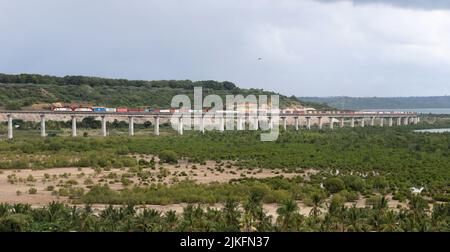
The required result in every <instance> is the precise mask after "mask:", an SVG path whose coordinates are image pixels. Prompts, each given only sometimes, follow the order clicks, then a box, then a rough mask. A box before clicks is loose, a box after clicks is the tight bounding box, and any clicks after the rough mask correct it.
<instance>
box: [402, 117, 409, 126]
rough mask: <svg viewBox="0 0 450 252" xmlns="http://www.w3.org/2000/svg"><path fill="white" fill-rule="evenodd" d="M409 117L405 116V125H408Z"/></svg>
mask: <svg viewBox="0 0 450 252" xmlns="http://www.w3.org/2000/svg"><path fill="white" fill-rule="evenodd" d="M408 121H409V117H404V119H403V125H408Z"/></svg>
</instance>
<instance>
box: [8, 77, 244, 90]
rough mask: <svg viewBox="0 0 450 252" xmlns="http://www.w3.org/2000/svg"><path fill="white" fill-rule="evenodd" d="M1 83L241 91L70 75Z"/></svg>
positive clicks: (229, 86) (219, 85)
mask: <svg viewBox="0 0 450 252" xmlns="http://www.w3.org/2000/svg"><path fill="white" fill-rule="evenodd" d="M0 83H17V84H49V85H62V86H65V85H75V86H81V85H89V86H92V87H94V86H135V87H142V86H145V87H148V88H164V87H169V88H182V89H193V88H194V87H204V88H208V89H213V90H233V89H239V88H238V87H236V85H235V84H234V83H232V82H229V81H223V82H219V81H213V80H206V81H191V80H152V81H146V80H127V79H109V78H100V77H89V76H79V75H77V76H74V75H68V76H64V77H57V76H50V75H40V74H18V75H12V74H0Z"/></svg>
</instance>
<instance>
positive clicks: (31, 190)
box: [28, 187, 37, 194]
mask: <svg viewBox="0 0 450 252" xmlns="http://www.w3.org/2000/svg"><path fill="white" fill-rule="evenodd" d="M28 193H29V194H36V193H37V189H36V188H33V187H32V188H30V189H28Z"/></svg>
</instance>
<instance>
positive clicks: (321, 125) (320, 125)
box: [317, 116, 323, 129]
mask: <svg viewBox="0 0 450 252" xmlns="http://www.w3.org/2000/svg"><path fill="white" fill-rule="evenodd" d="M317 118H318V119H319V129H322V128H323V122H322V117H321V116H319V117H317Z"/></svg>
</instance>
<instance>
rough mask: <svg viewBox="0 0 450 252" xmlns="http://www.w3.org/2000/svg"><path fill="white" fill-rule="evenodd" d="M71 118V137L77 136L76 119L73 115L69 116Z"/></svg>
mask: <svg viewBox="0 0 450 252" xmlns="http://www.w3.org/2000/svg"><path fill="white" fill-rule="evenodd" d="M70 117H71V118H72V137H76V136H77V117H76V116H75V115H71V116H70Z"/></svg>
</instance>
